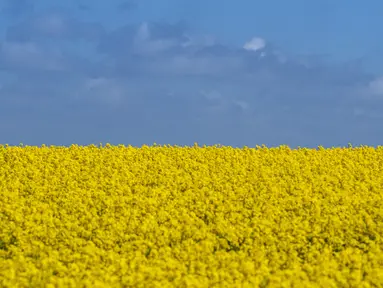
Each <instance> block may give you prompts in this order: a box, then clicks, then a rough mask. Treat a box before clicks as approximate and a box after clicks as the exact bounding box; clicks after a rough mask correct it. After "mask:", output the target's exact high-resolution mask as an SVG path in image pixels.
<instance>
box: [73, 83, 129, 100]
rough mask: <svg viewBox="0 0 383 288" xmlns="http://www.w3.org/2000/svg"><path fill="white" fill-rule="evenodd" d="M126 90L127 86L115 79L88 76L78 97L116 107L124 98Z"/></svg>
mask: <svg viewBox="0 0 383 288" xmlns="http://www.w3.org/2000/svg"><path fill="white" fill-rule="evenodd" d="M125 92H126V90H125V87H122V86H121V84H120V83H118V82H117V81H116V80H114V79H108V78H104V77H99V78H88V79H86V80H85V82H84V83H83V87H82V88H81V89H80V91H79V93H78V94H77V98H87V99H92V100H93V101H94V100H95V101H99V102H101V103H103V104H107V105H111V106H113V107H114V106H116V105H118V104H120V102H121V101H122V100H123V97H124V94H125Z"/></svg>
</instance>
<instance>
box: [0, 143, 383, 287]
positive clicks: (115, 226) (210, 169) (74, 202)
mask: <svg viewBox="0 0 383 288" xmlns="http://www.w3.org/2000/svg"><path fill="white" fill-rule="evenodd" d="M382 204H383V147H377V148H374V147H366V146H362V147H358V148H332V149H324V148H323V147H319V149H304V148H300V149H296V150H293V149H290V148H289V147H287V146H280V147H277V148H266V147H264V146H262V147H259V146H257V147H256V148H251V149H250V148H247V147H244V148H242V149H234V148H231V147H217V146H210V147H198V145H195V146H193V147H177V146H162V147H158V146H154V147H153V146H152V147H149V146H143V147H141V148H135V147H131V146H129V147H124V146H123V145H119V146H111V145H108V144H107V145H106V147H97V146H94V145H91V146H77V145H72V146H70V147H59V146H56V147H55V146H51V147H46V146H42V147H29V146H26V147H11V146H7V145H6V146H0V287H149V288H150V287H161V288H165V287H299V288H301V287H302V288H303V287H326V288H331V287H358V288H362V287H383V240H382V237H383V205H382Z"/></svg>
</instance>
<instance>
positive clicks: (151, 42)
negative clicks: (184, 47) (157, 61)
mask: <svg viewBox="0 0 383 288" xmlns="http://www.w3.org/2000/svg"><path fill="white" fill-rule="evenodd" d="M177 44H178V43H177V41H176V40H175V39H151V32H150V27H149V25H148V23H146V22H144V23H142V24H141V25H140V27H139V28H138V30H137V33H136V37H135V39H134V51H135V52H136V53H139V54H149V55H150V54H155V53H158V52H162V51H166V50H168V49H170V48H172V47H174V46H176V45H177Z"/></svg>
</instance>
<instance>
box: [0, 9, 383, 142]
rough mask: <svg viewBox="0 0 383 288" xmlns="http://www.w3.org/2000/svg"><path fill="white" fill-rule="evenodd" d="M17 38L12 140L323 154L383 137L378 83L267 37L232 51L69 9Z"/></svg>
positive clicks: (8, 111) (44, 15) (10, 39)
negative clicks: (109, 23)
mask: <svg viewBox="0 0 383 288" xmlns="http://www.w3.org/2000/svg"><path fill="white" fill-rule="evenodd" d="M126 3H128V2H126ZM129 3H130V2H129ZM126 5H128V6H129V5H130V4H126ZM128 8H129V7H127V9H128ZM129 9H132V8H129ZM6 32H7V33H6V38H5V39H2V40H1V43H0V45H1V46H0V70H1V71H0V72H1V73H3V74H4V75H5V74H8V75H11V76H12V77H8V78H7V77H5V76H2V74H0V84H1V86H0V87H1V89H0V98H1V99H2V101H3V102H2V103H3V104H2V105H1V107H0V115H3V117H9V119H10V120H9V121H11V123H13V124H12V127H8V128H7V127H4V126H0V128H1V129H2V131H3V132H2V135H4V137H6V138H7V139H11V140H9V142H11V141H14V142H17V143H19V142H31V143H40V142H41V143H43V142H45V143H52V142H54V141H56V142H57V141H59V142H60V141H61V143H68V142H77V143H80V144H81V143H86V142H88V143H89V142H97V141H99V142H105V141H110V142H114V143H118V142H120V143H123V142H124V143H126V142H130V143H132V144H139V143H145V142H146V143H152V142H154V141H157V142H158V143H161V142H162V143H173V144H192V143H193V142H195V141H199V142H202V143H207V144H209V143H210V144H214V143H224V144H227V145H234V146H235V145H256V144H268V145H279V144H289V145H292V146H294V145H295V146H296V145H301V146H305V145H306V146H316V145H319V144H323V145H340V144H346V143H348V142H350V141H351V142H357V141H356V140H358V139H363V140H364V142H366V141H367V142H368V141H370V142H374V141H376V140H377V139H378V138H377V136H376V135H378V134H377V133H378V132H379V133H380V132H383V131H382V130H383V128H381V127H380V126H379V125H378V124H377V123H376V122H374V120H373V119H377V118H379V117H381V116H380V115H381V114H380V113H379V109H381V108H383V103H382V101H380V99H383V97H380V96H382V95H383V80H382V78H379V75H369V74H366V73H365V72H363V71H361V70H355V69H350V66H349V65H348V63H344V64H334V63H331V62H326V61H323V60H322V59H321V57H320V56H318V55H311V56H310V55H306V56H302V55H291V54H288V53H284V52H283V49H281V48H278V49H277V48H275V45H273V44H274V43H271V41H268V40H267V39H264V38H259V37H254V38H252V39H250V40H246V39H244V41H243V43H245V44H244V45H243V46H242V47H240V46H238V47H237V46H235V45H232V46H230V45H226V44H224V43H222V42H220V40H219V39H218V37H214V35H204V34H202V35H201V34H198V33H193V30H192V29H189V27H188V25H186V24H185V23H184V22H175V23H168V22H165V21H162V22H161V21H157V22H151V21H144V22H141V23H137V24H126V25H124V26H120V27H118V28H108V29H107V28H106V27H104V26H103V25H102V24H101V23H98V22H91V21H85V20H79V19H77V18H76V17H74V16H73V15H71V13H69V12H65V11H61V10H58V9H56V10H47V11H45V12H38V13H35V14H33V15H32V14H31V15H29V16H28V17H25V19H23V21H19V22H17V23H16V24H10V25H9V26H8V27H7V31H6ZM373 96H374V97H373ZM23 103H24V104H23ZM27 108H28V109H29V110H27ZM20 111H23V112H20ZM20 113H25V116H24V117H25V119H27V117H28V121H27V123H24V122H23V121H22V120H20V119H16V117H15V116H13V115H14V114H18V115H20ZM42 119H45V120H42ZM361 119H364V120H361ZM44 121H48V122H49V123H48V122H44ZM34 127H35V128H34ZM36 127H43V128H41V130H39V131H38V132H37V130H36V129H38V128H36ZM54 127H59V128H56V129H54ZM11 128H12V129H11ZM367 128H368V129H369V131H374V133H370V134H368V133H367V132H366V129H367ZM39 129H40V128H39ZM44 129H45V130H44ZM31 131H35V133H34V134H33V133H32V132H31ZM26 140H28V141H26Z"/></svg>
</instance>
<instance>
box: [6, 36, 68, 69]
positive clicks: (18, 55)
mask: <svg viewBox="0 0 383 288" xmlns="http://www.w3.org/2000/svg"><path fill="white" fill-rule="evenodd" d="M0 53H1V56H2V57H3V58H5V61H6V62H7V63H8V64H9V65H12V66H17V67H25V68H33V69H38V70H64V69H65V66H66V65H65V64H64V62H63V59H62V55H61V53H60V51H58V50H56V51H48V50H47V49H42V48H41V47H40V46H38V45H37V44H36V43H33V42H26V43H17V42H4V43H3V44H2V45H1V46H0Z"/></svg>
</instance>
